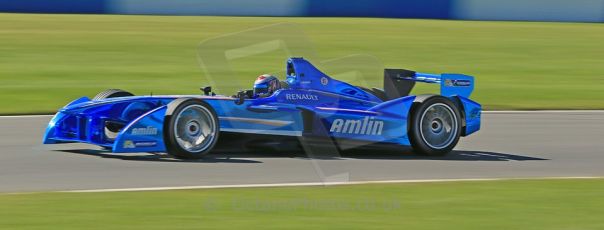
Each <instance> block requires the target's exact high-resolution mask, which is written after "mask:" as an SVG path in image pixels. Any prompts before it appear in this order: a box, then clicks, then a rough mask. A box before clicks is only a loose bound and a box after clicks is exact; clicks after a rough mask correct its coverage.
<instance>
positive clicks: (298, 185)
mask: <svg viewBox="0 0 604 230" xmlns="http://www.w3.org/2000/svg"><path fill="white" fill-rule="evenodd" d="M555 179H604V177H527V178H473V179H424V180H378V181H347V182H307V183H275V184H234V185H200V186H174V187H147V188H114V189H87V190H66V191H59V192H75V193H94V192H140V191H164V190H184V189H217V188H267V187H300V186H333V185H360V184H395V183H434V182H463V181H502V180H555Z"/></svg>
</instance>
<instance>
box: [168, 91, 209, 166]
mask: <svg viewBox="0 0 604 230" xmlns="http://www.w3.org/2000/svg"><path fill="white" fill-rule="evenodd" d="M219 133H220V125H219V123H218V116H217V115H216V112H215V111H214V109H213V108H212V107H211V106H210V105H209V104H208V103H206V102H204V101H202V100H199V99H194V98H179V99H176V100H174V101H172V102H170V103H169V104H168V108H167V111H166V116H165V119H164V143H165V144H166V150H167V152H168V154H170V155H172V156H174V157H176V158H182V159H199V158H202V157H203V156H204V155H206V154H207V153H209V152H210V151H211V150H212V148H214V145H216V142H217V141H218V134H219Z"/></svg>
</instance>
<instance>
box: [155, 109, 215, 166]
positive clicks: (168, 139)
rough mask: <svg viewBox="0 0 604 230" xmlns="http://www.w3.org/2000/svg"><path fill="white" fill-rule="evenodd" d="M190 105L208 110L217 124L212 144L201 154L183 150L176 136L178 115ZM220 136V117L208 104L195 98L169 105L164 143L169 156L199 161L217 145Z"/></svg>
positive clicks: (165, 120)
mask: <svg viewBox="0 0 604 230" xmlns="http://www.w3.org/2000/svg"><path fill="white" fill-rule="evenodd" d="M189 105H201V106H203V107H205V108H206V109H208V111H210V113H211V114H212V118H213V119H214V122H215V124H216V133H215V134H214V135H215V136H214V139H213V140H212V143H210V145H209V146H208V148H207V149H206V150H203V151H201V152H189V151H187V150H185V149H183V148H182V147H181V146H180V145H179V144H178V142H177V141H176V134H175V133H174V126H175V125H176V124H175V122H176V115H177V114H179V113H180V112H181V111H182V109H184V108H186V107H187V106H189ZM219 134H220V123H219V122H218V115H217V114H216V112H215V111H214V109H213V108H212V107H211V106H210V105H209V104H208V103H206V102H204V101H203V100H200V99H195V98H179V99H176V100H174V101H172V102H170V103H169V104H168V109H167V111H166V116H165V118H164V143H165V145H166V151H167V152H168V154H170V155H172V156H174V157H176V158H181V159H199V158H203V157H204V156H205V155H207V154H208V153H209V152H210V151H211V150H212V149H213V148H214V146H215V145H216V142H217V141H218V138H219Z"/></svg>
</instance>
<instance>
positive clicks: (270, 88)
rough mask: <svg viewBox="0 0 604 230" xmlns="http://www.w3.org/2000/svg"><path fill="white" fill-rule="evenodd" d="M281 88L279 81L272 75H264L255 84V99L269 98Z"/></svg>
mask: <svg viewBox="0 0 604 230" xmlns="http://www.w3.org/2000/svg"><path fill="white" fill-rule="evenodd" d="M280 88H281V83H280V82H279V79H278V78H277V77H275V76H273V75H270V74H262V75H260V76H258V78H256V81H255V82H254V97H268V96H270V95H272V94H273V93H274V92H275V91H277V90H279V89H280Z"/></svg>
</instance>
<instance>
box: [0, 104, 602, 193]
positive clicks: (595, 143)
mask: <svg viewBox="0 0 604 230" xmlns="http://www.w3.org/2000/svg"><path fill="white" fill-rule="evenodd" d="M49 119H50V116H24V117H0V192H34V191H63V190H83V189H119V188H144V187H171V186H204V185H241V184H243V185H245V184H272V183H312V182H324V181H328V182H330V181H331V182H338V181H374V180H407V179H409V180H424V179H464V178H532V177H594V176H595V177H599V176H604V133H603V131H604V111H568V112H564V111H553V112H496V113H485V114H483V127H482V130H481V131H479V132H478V133H476V134H475V135H473V136H469V137H466V138H462V140H461V141H460V143H459V145H458V146H457V148H456V150H455V151H454V152H452V153H451V154H449V155H448V156H446V157H422V156H416V155H413V154H411V153H404V152H392V151H390V152H387V151H385V152H382V151H362V152H353V153H348V154H345V155H343V156H337V155H333V154H322V153H320V152H317V153H314V154H312V157H309V156H308V155H306V154H300V153H288V152H283V153H270V152H252V153H249V152H248V153H243V152H236V151H234V152H226V153H220V154H212V155H211V156H210V157H209V158H208V159H205V160H196V161H182V160H176V159H172V158H170V157H167V156H165V155H153V154H147V153H136V154H112V153H110V152H106V151H102V150H101V149H100V148H98V147H95V146H92V145H86V144H61V145H42V144H41V140H42V135H43V131H44V128H45V126H46V124H47V122H48V120H49Z"/></svg>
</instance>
